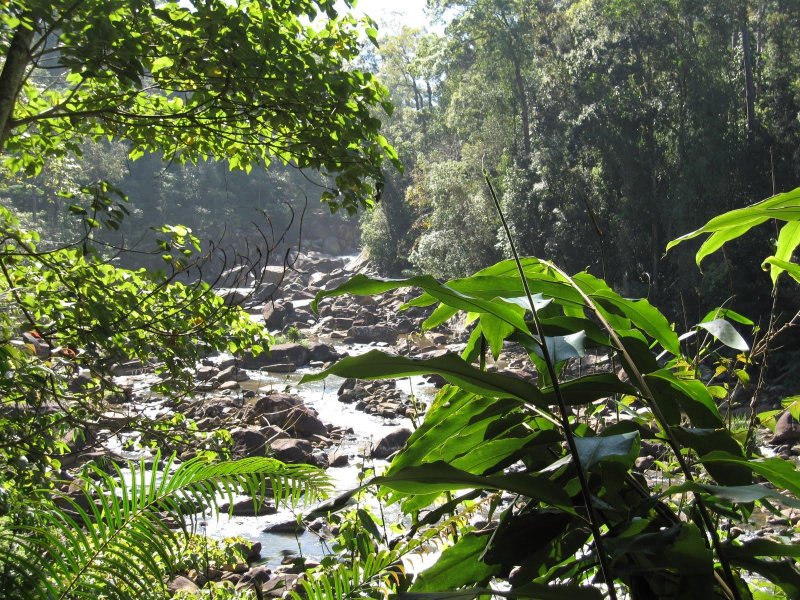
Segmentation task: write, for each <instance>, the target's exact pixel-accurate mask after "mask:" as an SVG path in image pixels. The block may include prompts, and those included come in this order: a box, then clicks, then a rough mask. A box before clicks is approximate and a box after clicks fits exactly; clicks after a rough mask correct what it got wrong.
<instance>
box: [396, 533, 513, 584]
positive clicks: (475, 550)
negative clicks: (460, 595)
mask: <svg viewBox="0 0 800 600" xmlns="http://www.w3.org/2000/svg"><path fill="white" fill-rule="evenodd" d="M488 541H489V536H488V535H480V536H479V535H475V534H474V533H468V534H466V535H464V536H462V537H461V539H459V540H458V542H456V543H455V544H453V545H452V546H450V547H449V548H446V549H445V550H444V552H442V555H441V556H440V557H439V560H437V561H436V564H434V565H433V566H432V567H430V568H428V569H426V570H425V571H423V572H422V573H420V574H419V576H418V577H417V578H416V580H415V581H414V585H412V586H411V590H410V591H411V592H435V591H438V590H451V589H455V588H458V587H461V586H463V585H468V584H475V583H478V582H480V581H484V580H485V579H487V578H488V577H491V576H492V575H494V574H495V573H497V571H498V570H499V569H498V567H497V566H495V565H487V564H485V563H483V562H482V561H481V560H480V556H481V554H483V551H484V549H485V548H486V544H487V543H488Z"/></svg>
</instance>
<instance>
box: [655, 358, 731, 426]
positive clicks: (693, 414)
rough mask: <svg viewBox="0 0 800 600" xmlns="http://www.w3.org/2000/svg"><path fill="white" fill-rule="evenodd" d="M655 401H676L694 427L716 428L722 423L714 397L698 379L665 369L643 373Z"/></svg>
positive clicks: (722, 424)
mask: <svg viewBox="0 0 800 600" xmlns="http://www.w3.org/2000/svg"><path fill="white" fill-rule="evenodd" d="M645 381H646V382H647V385H648V386H649V387H650V390H651V391H652V392H653V394H654V395H655V396H656V401H657V402H662V401H663V402H670V401H671V402H677V403H678V404H679V405H680V407H681V409H682V410H683V411H684V412H685V413H686V414H687V415H688V416H689V419H690V420H691V421H692V424H693V425H694V426H695V427H701V428H710V429H717V428H722V427H723V426H724V423H723V421H722V417H721V416H720V414H719V409H718V408H717V404H716V402H714V397H713V396H712V395H711V393H710V392H709V391H708V388H706V386H705V385H703V382H702V381H700V380H698V379H680V378H678V377H676V376H675V375H674V374H672V373H671V372H670V371H668V370H667V369H659V370H658V371H654V372H653V373H648V374H647V375H645Z"/></svg>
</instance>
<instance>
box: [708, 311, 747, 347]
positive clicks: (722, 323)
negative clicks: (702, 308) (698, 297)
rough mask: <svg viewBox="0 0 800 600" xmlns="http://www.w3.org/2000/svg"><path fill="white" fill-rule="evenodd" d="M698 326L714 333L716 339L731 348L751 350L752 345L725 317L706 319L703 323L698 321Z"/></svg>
mask: <svg viewBox="0 0 800 600" xmlns="http://www.w3.org/2000/svg"><path fill="white" fill-rule="evenodd" d="M697 327H701V328H702V329H705V330H706V331H708V333H710V334H711V335H713V336H714V337H715V338H716V339H718V340H719V341H720V342H721V343H723V344H725V345H726V346H728V347H729V348H733V349H734V350H741V351H742V352H747V351H748V350H750V346H749V345H748V344H747V342H745V341H744V338H743V337H742V336H741V335H740V334H739V332H738V331H736V329H735V328H734V327H733V325H731V324H730V323H728V321H726V320H725V319H714V320H713V321H705V322H703V323H698V324H697Z"/></svg>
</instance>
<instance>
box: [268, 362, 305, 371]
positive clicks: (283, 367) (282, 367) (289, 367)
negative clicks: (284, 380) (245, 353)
mask: <svg viewBox="0 0 800 600" xmlns="http://www.w3.org/2000/svg"><path fill="white" fill-rule="evenodd" d="M261 370H262V371H266V372H267V373H294V372H295V371H297V365H294V364H292V363H279V364H275V365H264V366H263V367H261Z"/></svg>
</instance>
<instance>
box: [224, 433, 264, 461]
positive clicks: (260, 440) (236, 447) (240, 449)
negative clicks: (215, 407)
mask: <svg viewBox="0 0 800 600" xmlns="http://www.w3.org/2000/svg"><path fill="white" fill-rule="evenodd" d="M231 438H233V454H234V456H235V457H237V458H248V457H250V456H265V455H266V453H267V448H268V440H267V436H265V435H264V434H263V433H261V431H259V430H258V429H256V428H254V427H237V428H236V429H232V430H231Z"/></svg>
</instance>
